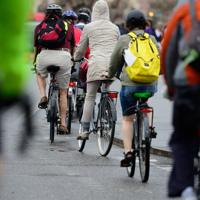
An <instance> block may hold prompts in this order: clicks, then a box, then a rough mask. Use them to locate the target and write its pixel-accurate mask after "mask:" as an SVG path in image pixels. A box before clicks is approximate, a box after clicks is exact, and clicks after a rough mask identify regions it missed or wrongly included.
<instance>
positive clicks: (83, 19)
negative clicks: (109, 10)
mask: <svg viewBox="0 0 200 200" xmlns="http://www.w3.org/2000/svg"><path fill="white" fill-rule="evenodd" d="M90 22H91V12H90V9H89V8H80V9H79V11H78V22H77V24H76V25H75V26H76V27H77V28H79V29H81V30H83V28H84V27H85V25H86V24H88V23H90Z"/></svg>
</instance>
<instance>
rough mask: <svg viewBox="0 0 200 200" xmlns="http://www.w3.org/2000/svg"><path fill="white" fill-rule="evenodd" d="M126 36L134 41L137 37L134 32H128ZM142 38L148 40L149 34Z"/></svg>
mask: <svg viewBox="0 0 200 200" xmlns="http://www.w3.org/2000/svg"><path fill="white" fill-rule="evenodd" d="M128 35H129V36H130V37H131V38H132V39H133V40H134V39H136V38H137V37H138V35H137V34H136V33H135V32H130V33H128ZM143 37H145V38H146V39H149V37H150V36H149V34H148V33H145V32H144V34H143Z"/></svg>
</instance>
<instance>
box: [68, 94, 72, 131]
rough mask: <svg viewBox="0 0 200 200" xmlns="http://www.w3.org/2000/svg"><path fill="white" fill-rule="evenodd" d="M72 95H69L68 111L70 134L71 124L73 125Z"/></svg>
mask: <svg viewBox="0 0 200 200" xmlns="http://www.w3.org/2000/svg"><path fill="white" fill-rule="evenodd" d="M72 115H73V113H72V97H71V96H69V98H68V113H67V116H68V117H67V129H68V134H71V126H72Z"/></svg>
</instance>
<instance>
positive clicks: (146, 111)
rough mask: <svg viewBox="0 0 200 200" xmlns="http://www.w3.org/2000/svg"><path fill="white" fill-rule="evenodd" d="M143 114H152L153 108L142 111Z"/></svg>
mask: <svg viewBox="0 0 200 200" xmlns="http://www.w3.org/2000/svg"><path fill="white" fill-rule="evenodd" d="M141 112H142V113H151V112H152V109H151V108H143V109H141Z"/></svg>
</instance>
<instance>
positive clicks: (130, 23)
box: [108, 10, 157, 167]
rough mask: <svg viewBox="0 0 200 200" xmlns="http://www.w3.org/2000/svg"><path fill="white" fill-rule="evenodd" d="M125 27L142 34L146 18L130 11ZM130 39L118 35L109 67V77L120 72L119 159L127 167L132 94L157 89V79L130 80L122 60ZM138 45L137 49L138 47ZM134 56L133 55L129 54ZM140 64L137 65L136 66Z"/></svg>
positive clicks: (141, 14)
mask: <svg viewBox="0 0 200 200" xmlns="http://www.w3.org/2000/svg"><path fill="white" fill-rule="evenodd" d="M126 24H127V27H128V29H129V31H130V33H134V34H135V35H144V29H145V25H146V19H145V16H144V14H143V13H142V12H140V11H139V10H133V11H131V12H130V13H129V14H128V16H127V20H126ZM151 40H152V41H153V42H154V44H156V41H155V39H154V38H153V37H151ZM131 41H132V39H131V37H130V36H129V35H123V36H121V37H120V39H119V41H118V43H117V45H116V47H115V49H114V52H113V53H112V56H111V63H110V68H109V73H108V76H109V77H113V76H115V75H116V74H118V75H119V73H121V71H122V73H121V77H120V79H121V84H122V88H121V92H120V100H121V106H122V113H123V122H122V132H123V135H124V137H123V138H124V141H123V142H124V151H125V158H124V159H123V160H122V161H121V166H122V167H127V166H129V165H130V162H131V159H132V155H133V151H134V149H132V133H133V114H134V106H135V105H136V104H137V98H135V97H134V96H133V93H135V92H150V93H152V95H153V94H154V93H155V92H156V91H157V81H154V82H153V83H149V84H144V83H136V82H134V81H133V80H131V79H130V78H129V76H128V74H127V72H126V70H125V67H127V66H126V63H125V60H124V57H123V55H124V50H125V49H129V44H130V42H131ZM139 48H140V47H139V45H138V49H139ZM131 56H132V57H134V55H131ZM138 67H140V66H137V68H138ZM127 110H128V111H129V112H127Z"/></svg>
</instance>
